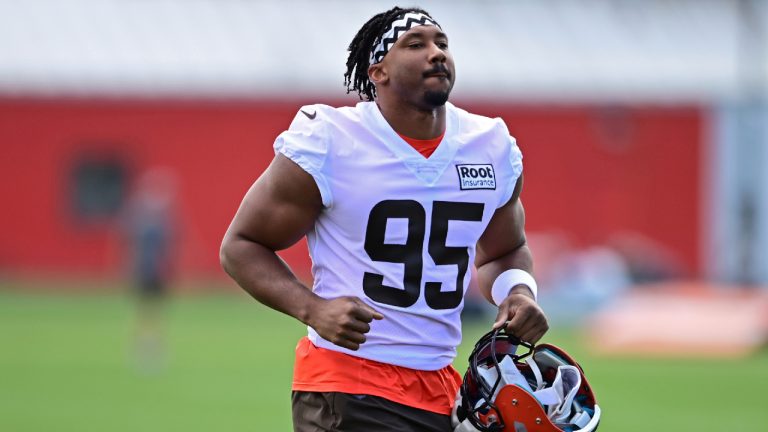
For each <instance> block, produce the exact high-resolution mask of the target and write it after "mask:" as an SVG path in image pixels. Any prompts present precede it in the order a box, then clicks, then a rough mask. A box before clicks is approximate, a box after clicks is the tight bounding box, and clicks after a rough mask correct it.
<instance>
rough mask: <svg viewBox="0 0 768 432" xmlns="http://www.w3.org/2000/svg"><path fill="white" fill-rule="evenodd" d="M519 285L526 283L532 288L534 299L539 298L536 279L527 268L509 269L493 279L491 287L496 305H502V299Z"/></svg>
mask: <svg viewBox="0 0 768 432" xmlns="http://www.w3.org/2000/svg"><path fill="white" fill-rule="evenodd" d="M517 285H525V286H527V287H528V289H530V290H531V293H532V294H533V299H534V300H538V287H537V286H536V280H535V279H534V278H533V276H531V274H530V273H528V272H527V271H525V270H520V269H509V270H507V271H505V272H504V273H502V274H500V275H499V277H497V278H496V280H495V281H493V286H492V287H491V298H493V302H494V303H495V304H496V306H498V305H500V304H501V302H502V301H504V299H505V298H507V296H508V295H509V292H510V291H512V288H514V287H516V286H517Z"/></svg>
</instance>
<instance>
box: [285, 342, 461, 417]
mask: <svg viewBox="0 0 768 432" xmlns="http://www.w3.org/2000/svg"><path fill="white" fill-rule="evenodd" d="M460 385H461V375H460V374H459V373H458V372H457V371H456V369H454V368H453V366H451V365H448V366H446V367H444V368H442V369H438V370H436V371H421V370H416V369H409V368H405V367H401V366H395V365H391V364H386V363H380V362H376V361H373V360H366V359H363V358H359V357H354V356H351V355H348V354H344V353H341V352H337V351H333V350H329V349H324V348H318V347H316V346H315V345H314V344H313V343H312V342H311V341H310V340H309V339H308V338H306V337H304V338H302V339H301V340H300V341H299V343H298V345H296V363H295V366H294V370H293V387H292V388H293V390H295V391H309V392H340V393H348V394H364V395H371V396H379V397H382V398H384V399H388V400H390V401H393V402H397V403H400V404H403V405H407V406H410V407H414V408H419V409H423V410H427V411H431V412H435V413H438V414H445V415H449V414H450V413H451V408H452V407H453V403H454V400H455V398H456V392H457V391H458V390H459V386H460Z"/></svg>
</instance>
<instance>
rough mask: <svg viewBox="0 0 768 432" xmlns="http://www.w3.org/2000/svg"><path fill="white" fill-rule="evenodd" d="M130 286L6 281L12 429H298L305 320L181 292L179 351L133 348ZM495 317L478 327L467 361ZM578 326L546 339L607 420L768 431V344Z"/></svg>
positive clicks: (223, 297)
mask: <svg viewBox="0 0 768 432" xmlns="http://www.w3.org/2000/svg"><path fill="white" fill-rule="evenodd" d="M135 322H136V320H135V303H134V302H133V301H131V299H130V298H129V297H127V296H125V295H121V294H117V293H111V294H93V293H91V294H82V293H81V294H71V293H67V294H52V293H50V292H49V293H45V294H42V293H35V294H28V293H23V292H22V291H19V289H18V287H14V288H12V289H10V288H8V287H5V288H3V286H2V285H0V347H1V348H0V431H10V432H24V431H113V432H118V431H164V432H167V431H185V432H189V431H289V430H291V426H290V380H291V371H292V363H293V358H292V355H293V347H294V346H295V343H296V341H297V340H298V338H299V337H301V336H302V335H303V334H304V333H305V329H304V328H303V327H302V326H301V325H300V324H299V323H297V322H294V321H292V320H291V319H289V318H286V317H284V316H282V315H280V314H278V313H276V312H273V311H271V310H268V309H266V308H264V307H262V306H260V305H258V304H257V303H256V302H255V301H253V300H251V299H250V298H249V297H247V296H246V295H244V294H232V293H229V294H218V295H211V294H206V295H202V294H189V295H184V296H179V297H176V298H174V299H173V301H172V302H171V303H169V304H168V307H167V310H166V319H165V323H164V327H165V335H166V336H165V339H166V341H167V352H168V357H167V364H166V367H164V368H163V369H161V370H156V371H154V372H150V371H147V370H143V369H142V368H140V367H138V365H137V362H136V356H135V355H134V346H133V345H134V344H133V340H134V334H135ZM484 331H485V326H480V325H470V326H468V327H467V328H466V329H465V341H466V342H465V344H464V345H463V346H462V347H461V352H460V355H459V358H458V359H457V361H456V367H457V368H458V369H459V370H460V371H461V372H462V373H463V371H464V369H465V367H466V355H467V354H468V349H469V348H470V345H471V344H472V343H473V342H474V340H475V339H476V338H477V337H478V336H479V335H480V334H482V332H484ZM575 335H577V333H576V332H575V331H573V330H568V329H560V328H555V329H553V330H552V331H551V333H550V334H549V335H548V336H547V337H546V338H545V340H546V341H547V342H550V343H555V344H558V345H561V346H563V347H566V348H567V350H568V351H569V352H571V353H572V354H574V355H575V356H576V358H577V359H579V360H580V361H581V362H582V364H583V366H584V368H585V370H586V371H587V374H588V377H589V378H590V382H591V383H592V386H593V388H594V389H595V392H596V394H597V395H598V398H599V402H600V405H601V407H602V408H603V412H604V420H603V422H602V425H601V430H604V431H649V430H653V431H766V430H768V414H766V412H768V410H766V408H765V402H766V400H768V398H767V397H766V395H765V389H766V388H768V352H766V351H765V350H763V351H762V352H760V353H757V354H756V355H754V356H752V357H751V358H748V359H742V360H693V359H687V360H682V359H676V360H669V359H632V358H600V357H595V356H593V355H590V354H589V352H588V351H587V350H586V349H585V347H584V345H583V343H582V342H581V341H580V340H579V338H577V337H576V336H575Z"/></svg>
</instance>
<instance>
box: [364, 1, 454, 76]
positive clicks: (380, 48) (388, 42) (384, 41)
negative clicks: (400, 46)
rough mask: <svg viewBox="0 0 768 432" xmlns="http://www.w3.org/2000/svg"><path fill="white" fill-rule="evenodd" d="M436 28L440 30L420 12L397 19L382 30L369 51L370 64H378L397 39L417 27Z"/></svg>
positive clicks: (435, 22) (410, 13)
mask: <svg viewBox="0 0 768 432" xmlns="http://www.w3.org/2000/svg"><path fill="white" fill-rule="evenodd" d="M424 25H426V26H437V28H440V29H442V27H440V24H438V23H437V21H435V20H433V19H432V18H430V17H429V16H427V15H425V14H423V13H420V12H408V13H406V14H405V15H403V16H402V17H401V18H398V19H396V20H394V21H392V23H391V24H390V25H388V26H387V28H386V29H384V33H383V34H382V35H381V37H380V38H379V39H377V41H378V43H377V44H375V45H374V46H373V49H372V50H371V60H370V61H371V64H372V65H374V64H376V63H379V62H380V61H381V60H382V59H384V56H385V55H387V53H388V52H389V50H390V49H391V48H392V45H394V44H395V42H397V39H398V38H399V37H400V36H402V35H403V34H405V33H406V32H407V31H408V30H410V29H412V28H414V27H418V26H424Z"/></svg>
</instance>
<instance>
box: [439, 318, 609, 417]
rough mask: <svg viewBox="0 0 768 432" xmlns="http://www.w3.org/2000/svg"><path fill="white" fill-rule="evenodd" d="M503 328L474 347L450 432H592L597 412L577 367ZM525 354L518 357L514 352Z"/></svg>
mask: <svg viewBox="0 0 768 432" xmlns="http://www.w3.org/2000/svg"><path fill="white" fill-rule="evenodd" d="M505 328H506V326H502V327H500V328H497V329H494V330H493V331H491V332H489V333H487V334H485V335H484V336H483V337H481V338H480V340H479V341H478V342H477V344H475V348H474V349H473V351H472V354H470V357H469V367H468V369H467V372H466V374H465V375H464V381H463V383H462V385H461V388H460V390H459V394H458V395H457V400H456V405H455V407H454V410H453V415H452V419H453V426H454V432H475V431H483V432H519V431H526V432H535V431H541V432H561V431H565V432H591V431H595V430H597V426H598V424H599V422H600V414H601V413H600V407H599V406H598V405H597V401H596V400H595V396H594V393H593V392H592V389H591V387H590V386H589V383H588V382H587V380H586V377H585V376H584V372H583V370H582V369H581V367H580V366H579V365H578V363H576V361H574V360H573V359H572V358H571V357H570V356H569V355H568V354H567V353H566V352H565V351H564V350H562V349H561V348H558V347H556V346H554V345H549V344H541V345H537V346H535V347H534V346H533V345H531V344H528V343H526V342H523V341H521V340H520V339H518V338H517V337H515V336H513V335H511V334H509V333H506V332H505V330H504V329H505ZM520 347H522V348H524V349H526V350H527V351H526V352H524V353H522V354H518V353H517V350H518V348H520Z"/></svg>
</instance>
